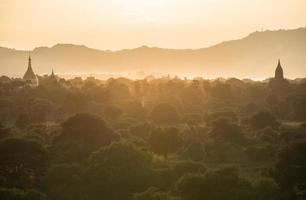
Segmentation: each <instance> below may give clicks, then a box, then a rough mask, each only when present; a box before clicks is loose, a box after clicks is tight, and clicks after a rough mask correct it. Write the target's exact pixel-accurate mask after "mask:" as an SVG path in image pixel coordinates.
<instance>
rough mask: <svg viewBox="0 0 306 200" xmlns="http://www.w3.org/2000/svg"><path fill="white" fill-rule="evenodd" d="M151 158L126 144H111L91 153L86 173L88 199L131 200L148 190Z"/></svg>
mask: <svg viewBox="0 0 306 200" xmlns="http://www.w3.org/2000/svg"><path fill="white" fill-rule="evenodd" d="M151 175H152V158H151V155H150V154H148V153H147V152H145V151H143V150H141V149H139V148H137V147H136V146H134V145H132V144H128V143H112V144H111V145H109V146H106V147H102V148H101V149H100V150H99V151H97V152H95V153H93V154H92V155H91V157H90V159H89V166H88V169H87V171H86V183H87V184H88V187H87V188H88V195H89V196H90V198H91V199H105V200H121V199H131V198H132V195H133V193H137V192H142V191H144V190H145V189H146V188H148V187H149V186H150V182H151V178H152V177H151Z"/></svg>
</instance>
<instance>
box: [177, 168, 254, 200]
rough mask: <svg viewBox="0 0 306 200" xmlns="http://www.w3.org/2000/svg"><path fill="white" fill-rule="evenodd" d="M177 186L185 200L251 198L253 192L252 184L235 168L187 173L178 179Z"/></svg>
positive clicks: (235, 199)
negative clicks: (239, 174)
mask: <svg viewBox="0 0 306 200" xmlns="http://www.w3.org/2000/svg"><path fill="white" fill-rule="evenodd" d="M176 188H177V190H178V192H179V194H180V195H181V196H182V197H183V199H184V200H202V199H209V200H237V199H249V198H251V194H252V186H251V184H250V183H249V182H248V181H246V180H245V179H243V178H240V177H239V176H238V173H237V171H236V170H233V169H222V170H218V171H213V172H208V173H206V174H187V175H185V176H183V177H182V178H180V179H179V180H178V182H177V183H176Z"/></svg>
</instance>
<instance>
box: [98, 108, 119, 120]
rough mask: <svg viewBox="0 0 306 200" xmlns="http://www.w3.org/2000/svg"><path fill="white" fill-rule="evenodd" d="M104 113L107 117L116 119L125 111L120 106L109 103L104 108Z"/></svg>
mask: <svg viewBox="0 0 306 200" xmlns="http://www.w3.org/2000/svg"><path fill="white" fill-rule="evenodd" d="M103 113H104V115H105V116H106V117H107V118H109V119H111V120H116V119H118V118H119V117H120V116H121V115H122V113H123V111H122V110H121V109H120V108H119V107H118V106H115V105H109V106H107V107H106V108H105V109H104V112H103Z"/></svg>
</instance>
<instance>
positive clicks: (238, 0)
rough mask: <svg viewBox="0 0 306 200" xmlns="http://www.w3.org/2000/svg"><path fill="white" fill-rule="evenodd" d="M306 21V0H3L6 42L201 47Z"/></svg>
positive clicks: (0, 24)
mask: <svg viewBox="0 0 306 200" xmlns="http://www.w3.org/2000/svg"><path fill="white" fill-rule="evenodd" d="M305 25H306V1H305V0H268V1H267V0H254V1H246V0H112V1H110V0H26V1H23V0H22V1H20V0H0V46H5V47H12V48H17V49H32V48H34V47H37V46H52V45H54V44H57V43H74V44H84V45H87V46H89V47H94V48H99V49H113V50H115V49H122V48H134V47H138V46H142V45H148V46H158V47H165V48H201V47H206V46H209V45H213V44H215V43H218V42H221V41H224V40H230V39H236V38H240V37H243V36H246V35H247V34H249V33H251V32H253V31H255V30H260V29H262V28H263V29H281V28H288V29H289V28H297V27H304V26H305Z"/></svg>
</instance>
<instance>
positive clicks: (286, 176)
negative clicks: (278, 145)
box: [272, 140, 306, 192]
mask: <svg viewBox="0 0 306 200" xmlns="http://www.w3.org/2000/svg"><path fill="white" fill-rule="evenodd" d="M305 155H306V140H303V141H299V142H294V143H292V144H291V145H289V146H287V147H285V148H284V149H283V150H282V151H281V152H280V154H279V156H278V160H277V163H276V165H275V170H274V171H272V176H273V177H274V179H275V180H276V182H277V183H278V184H279V185H280V187H281V189H282V190H283V191H285V192H287V191H290V190H291V191H293V190H295V191H296V192H299V191H304V192H305V190H306V157H305Z"/></svg>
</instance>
